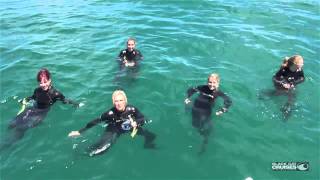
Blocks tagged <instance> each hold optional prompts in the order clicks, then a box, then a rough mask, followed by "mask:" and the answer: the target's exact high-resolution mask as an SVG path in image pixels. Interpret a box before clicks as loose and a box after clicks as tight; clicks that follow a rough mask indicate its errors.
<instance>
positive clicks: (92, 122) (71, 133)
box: [68, 118, 102, 137]
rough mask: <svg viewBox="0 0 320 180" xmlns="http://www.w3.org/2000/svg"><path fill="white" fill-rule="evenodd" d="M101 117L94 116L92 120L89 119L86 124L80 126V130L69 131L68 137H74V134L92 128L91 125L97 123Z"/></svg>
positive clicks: (79, 133)
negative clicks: (82, 126)
mask: <svg viewBox="0 0 320 180" xmlns="http://www.w3.org/2000/svg"><path fill="white" fill-rule="evenodd" d="M101 121H102V120H101V118H96V119H93V120H92V121H90V122H89V123H87V125H86V126H85V127H84V128H81V129H80V130H78V131H71V132H70V133H69V135H68V136H69V137H76V136H80V135H81V133H83V132H84V131H86V130H88V129H90V128H92V127H93V126H95V125H97V124H99V123H100V122H101Z"/></svg>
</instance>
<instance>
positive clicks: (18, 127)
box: [1, 69, 78, 149]
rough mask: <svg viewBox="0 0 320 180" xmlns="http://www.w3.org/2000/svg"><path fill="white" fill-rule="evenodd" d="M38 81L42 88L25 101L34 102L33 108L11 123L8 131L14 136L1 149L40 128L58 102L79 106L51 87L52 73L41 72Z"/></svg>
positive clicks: (2, 144)
mask: <svg viewBox="0 0 320 180" xmlns="http://www.w3.org/2000/svg"><path fill="white" fill-rule="evenodd" d="M37 79H38V82H39V86H40V87H38V88H36V89H35V90H34V93H33V95H32V96H30V97H27V98H26V99H25V101H26V102H28V101H30V100H33V101H34V103H33V106H31V107H27V108H26V109H24V110H23V111H22V112H21V113H19V114H18V115H17V116H16V117H15V118H13V119H12V120H11V121H10V122H9V126H8V129H9V130H11V131H13V135H9V137H8V138H6V139H4V140H3V142H2V143H1V149H2V148H5V147H9V146H11V145H12V144H14V143H15V142H16V141H18V140H20V139H21V138H23V136H24V134H25V132H26V131H27V130H28V129H30V128H34V127H36V126H38V125H39V124H40V123H41V122H42V121H43V120H44V119H45V117H46V116H47V114H48V112H49V110H50V107H51V106H52V105H53V104H54V103H55V102H56V101H62V102H63V103H68V104H73V105H75V106H78V103H75V102H73V101H71V100H68V99H66V98H65V97H64V95H63V94H62V93H61V92H59V91H58V90H56V89H55V88H54V87H53V86H52V85H51V79H50V73H49V71H48V70H47V69H42V70H40V71H39V73H38V76H37Z"/></svg>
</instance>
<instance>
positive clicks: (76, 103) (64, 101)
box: [62, 98, 80, 107]
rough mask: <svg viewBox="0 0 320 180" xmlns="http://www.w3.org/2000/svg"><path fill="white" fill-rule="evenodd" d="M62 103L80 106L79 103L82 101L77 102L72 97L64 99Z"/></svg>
mask: <svg viewBox="0 0 320 180" xmlns="http://www.w3.org/2000/svg"><path fill="white" fill-rule="evenodd" d="M62 103H63V104H72V105H73V106H74V107H79V105H80V103H78V102H75V101H73V100H71V99H66V98H65V99H63V100H62Z"/></svg>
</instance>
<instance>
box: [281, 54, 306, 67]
mask: <svg viewBox="0 0 320 180" xmlns="http://www.w3.org/2000/svg"><path fill="white" fill-rule="evenodd" d="M301 62H303V58H302V56H300V55H294V56H291V57H285V58H284V59H283V63H282V65H281V66H282V67H288V65H289V63H293V64H301Z"/></svg>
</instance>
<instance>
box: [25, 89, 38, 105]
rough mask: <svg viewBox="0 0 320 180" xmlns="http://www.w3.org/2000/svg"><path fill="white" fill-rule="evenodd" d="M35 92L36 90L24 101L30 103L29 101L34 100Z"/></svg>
mask: <svg viewBox="0 0 320 180" xmlns="http://www.w3.org/2000/svg"><path fill="white" fill-rule="evenodd" d="M36 91H37V89H35V90H34V91H33V94H32V96H29V97H27V98H26V101H27V102H28V101H30V100H31V99H33V100H35V99H36Z"/></svg>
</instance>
